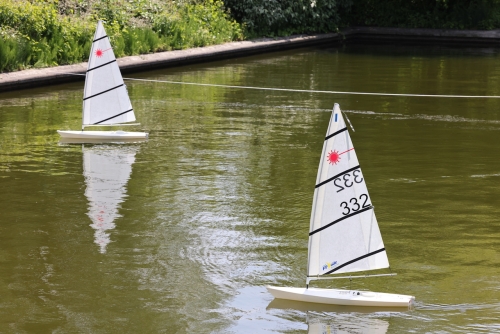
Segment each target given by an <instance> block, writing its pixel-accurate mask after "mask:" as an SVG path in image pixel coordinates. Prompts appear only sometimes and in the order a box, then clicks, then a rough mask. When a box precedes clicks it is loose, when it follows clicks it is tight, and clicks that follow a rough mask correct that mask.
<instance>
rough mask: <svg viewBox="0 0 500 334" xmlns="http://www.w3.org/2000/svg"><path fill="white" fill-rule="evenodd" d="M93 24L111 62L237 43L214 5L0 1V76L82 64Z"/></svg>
mask: <svg viewBox="0 0 500 334" xmlns="http://www.w3.org/2000/svg"><path fill="white" fill-rule="evenodd" d="M99 19H102V20H105V22H106V23H105V27H106V32H107V34H108V35H109V36H110V39H111V42H112V44H113V48H114V51H115V54H116V56H117V57H120V56H125V55H135V54H143V53H149V52H156V51H163V50H171V49H185V48H189V47H196V46H204V45H211V44H218V43H224V42H228V41H232V40H240V39H242V38H243V33H242V29H241V27H240V25H239V24H238V23H236V22H235V21H234V20H232V19H230V18H229V16H228V14H227V13H226V12H225V8H224V5H223V3H222V2H221V1H218V0H215V1H214V0H206V1H204V2H203V3H201V2H200V3H196V2H193V3H192V2H187V0H186V1H182V0H180V1H177V2H174V1H172V2H164V1H160V0H135V1H126V0H59V1H57V0H53V1H42V0H32V1H31V2H25V1H16V0H0V72H3V71H12V70H18V69H24V68H29V67H45V66H55V65H62V64H72V63H77V62H82V61H85V60H86V59H87V58H88V55H89V52H90V46H91V41H92V36H93V34H94V29H95V25H96V22H97V20H99Z"/></svg>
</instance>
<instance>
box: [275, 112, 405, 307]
mask: <svg viewBox="0 0 500 334" xmlns="http://www.w3.org/2000/svg"><path fill="white" fill-rule="evenodd" d="M388 267H389V260H388V258H387V254H386V252H385V247H384V243H383V241H382V236H381V234H380V230H379V227H378V224H377V219H376V218H375V213H374V210H373V205H372V202H371V200H370V196H369V195H368V190H367V188H366V183H365V178H364V176H363V174H362V173H361V168H360V166H359V162H358V158H357V156H356V152H355V150H354V147H353V145H352V142H351V137H350V136H349V132H348V131H347V127H346V124H345V122H344V118H343V117H342V113H341V111H340V107H339V105H338V104H337V103H335V105H334V107H333V113H332V116H331V119H330V125H329V127H328V131H327V134H326V138H325V142H324V144H323V153H322V154H321V160H320V163H319V168H318V176H317V179H316V187H315V190H314V199H313V206H312V213H311V222H310V229H309V255H308V266H307V279H306V288H285V287H271V286H267V289H268V291H269V292H270V293H271V294H272V295H273V296H274V297H275V298H281V299H290V300H297V301H303V302H313V303H324V304H337V305H357V306H409V305H410V304H411V303H413V301H414V299H415V297H413V296H407V295H398V294H389V293H378V292H370V291H356V290H337V289H318V288H309V282H310V281H312V280H318V279H332V278H338V277H336V276H328V275H331V274H340V273H344V274H346V273H353V272H359V271H368V270H376V269H382V268H388ZM389 275H393V274H379V275H372V276H389ZM348 277H355V276H348ZM361 277H366V275H364V276H361Z"/></svg>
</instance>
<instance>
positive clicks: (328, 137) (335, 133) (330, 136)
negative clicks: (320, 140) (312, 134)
mask: <svg viewBox="0 0 500 334" xmlns="http://www.w3.org/2000/svg"><path fill="white" fill-rule="evenodd" d="M345 130H347V126H346V127H345V128H343V129H341V130H339V131H336V132H334V133H332V134H331V135H329V136H326V137H325V140H328V139H330V138H332V137H335V136H336V135H338V134H339V133H342V132H344V131H345Z"/></svg>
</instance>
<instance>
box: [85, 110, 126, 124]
mask: <svg viewBox="0 0 500 334" xmlns="http://www.w3.org/2000/svg"><path fill="white" fill-rule="evenodd" d="M131 111H134V109H129V110H127V111H124V112H121V113H119V114H116V115H114V116H111V117H109V118H106V119H103V120H102V121H99V122H97V123H94V124H92V125H96V124H100V123H102V122H106V121H109V120H110V119H113V118H115V117H118V116H121V115H123V114H126V113H128V112H131Z"/></svg>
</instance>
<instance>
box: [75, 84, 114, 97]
mask: <svg viewBox="0 0 500 334" xmlns="http://www.w3.org/2000/svg"><path fill="white" fill-rule="evenodd" d="M121 86H124V84H121V85H118V86H116V87H113V88H110V89H108V90H105V91H103V92H100V93H97V94H94V95H90V96H87V97H84V98H83V100H84V101H85V100H88V99H91V98H93V97H96V96H98V95H101V94H104V93H107V92H110V91H112V90H114V89H117V88H120V87H121Z"/></svg>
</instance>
